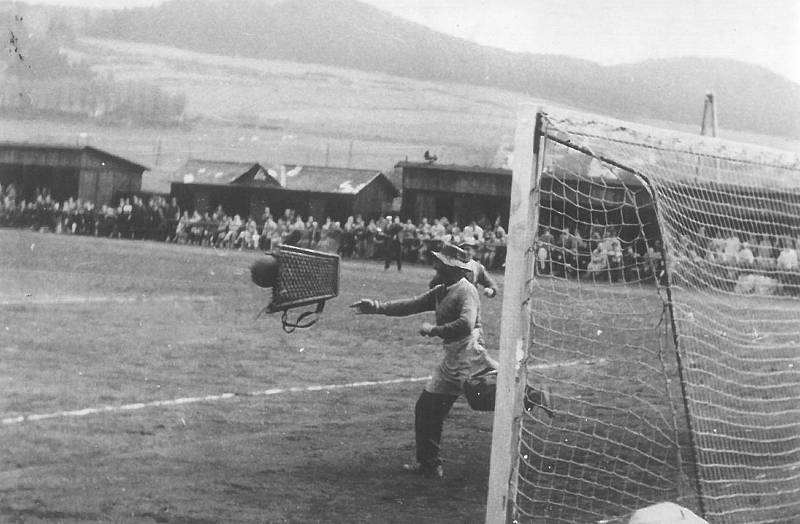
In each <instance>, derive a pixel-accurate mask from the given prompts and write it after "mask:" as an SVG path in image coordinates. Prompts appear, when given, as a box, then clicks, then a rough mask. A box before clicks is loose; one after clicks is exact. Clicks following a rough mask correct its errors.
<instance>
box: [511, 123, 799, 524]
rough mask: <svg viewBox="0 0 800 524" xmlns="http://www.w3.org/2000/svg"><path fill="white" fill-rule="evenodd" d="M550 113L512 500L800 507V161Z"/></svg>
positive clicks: (593, 513)
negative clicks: (545, 394) (544, 403)
mask: <svg viewBox="0 0 800 524" xmlns="http://www.w3.org/2000/svg"><path fill="white" fill-rule="evenodd" d="M542 117H543V118H542V122H543V126H542V142H541V146H540V148H539V156H540V160H541V165H542V169H541V173H536V174H535V176H536V177H537V179H536V181H537V183H536V187H537V189H538V191H535V192H534V195H535V197H534V199H535V201H536V202H535V205H537V206H538V218H539V229H538V233H537V234H536V239H535V245H534V246H531V249H533V250H534V254H535V258H536V269H535V276H534V278H533V279H531V281H530V283H529V287H528V289H529V293H528V301H529V305H530V311H531V333H530V341H531V345H530V348H529V352H528V357H527V360H526V365H527V384H528V391H529V392H531V393H532V395H531V398H532V399H534V400H532V401H531V402H528V403H526V407H527V409H526V411H525V413H524V414H523V417H522V422H521V426H520V434H519V450H518V451H519V457H518V463H517V476H516V487H517V490H516V493H515V494H514V496H513V497H512V498H513V499H514V507H513V514H514V515H515V517H516V518H517V519H518V520H519V521H521V522H529V521H542V522H580V521H586V522H597V521H599V520H604V519H606V520H607V519H614V518H622V517H623V516H624V515H626V514H629V513H630V512H631V511H633V510H635V509H637V508H640V507H643V506H645V505H648V504H651V503H654V502H660V501H666V500H672V501H676V502H679V503H681V504H683V505H685V506H689V507H691V508H692V509H694V510H695V511H698V512H702V513H704V514H705V516H706V518H707V519H709V520H710V521H712V522H747V523H753V522H796V521H797V519H798V518H800V370H798V368H799V367H800V267H798V261H797V256H798V254H797V250H798V247H800V246H798V245H797V242H798V239H800V160H798V157H797V156H796V155H793V154H789V153H783V152H779V151H772V150H766V149H763V148H750V147H747V146H742V145H733V144H729V143H724V142H722V141H719V140H716V139H708V138H704V137H693V136H689V135H677V134H674V133H668V132H665V131H657V130H653V129H649V128H642V127H636V126H633V125H630V124H627V123H621V122H616V121H607V120H599V119H596V118H589V117H586V116H582V115H570V116H569V117H568V118H560V117H557V116H554V115H552V114H543V115H542ZM542 390H544V391H549V393H550V395H549V396H550V399H551V403H552V405H553V407H554V409H555V416H554V417H553V418H551V417H550V416H549V415H548V414H547V413H546V411H545V410H543V409H540V408H539V407H537V406H538V405H539V404H540V401H539V399H540V397H541V393H540V391H542Z"/></svg>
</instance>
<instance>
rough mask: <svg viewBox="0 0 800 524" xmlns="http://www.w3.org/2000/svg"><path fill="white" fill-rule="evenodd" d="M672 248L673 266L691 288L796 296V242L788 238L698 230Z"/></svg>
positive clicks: (799, 265)
mask: <svg viewBox="0 0 800 524" xmlns="http://www.w3.org/2000/svg"><path fill="white" fill-rule="evenodd" d="M676 247H677V249H676V250H675V257H674V259H675V260H674V264H676V267H678V268H683V271H682V273H683V274H685V275H686V278H687V279H688V280H690V281H692V283H694V284H695V285H697V284H698V283H702V282H709V283H710V285H713V286H715V287H718V288H723V289H728V290H733V291H735V292H738V293H745V294H749V293H756V294H778V293H784V294H793V295H797V294H800V260H799V259H798V258H799V256H798V249H800V242H799V241H798V239H796V238H793V237H792V236H791V235H770V234H766V233H752V232H744V231H737V230H734V229H729V228H720V229H715V228H706V227H700V228H699V229H698V231H696V232H692V233H691V234H686V235H683V236H681V238H680V241H679V242H678V246H676ZM705 285H709V284H705Z"/></svg>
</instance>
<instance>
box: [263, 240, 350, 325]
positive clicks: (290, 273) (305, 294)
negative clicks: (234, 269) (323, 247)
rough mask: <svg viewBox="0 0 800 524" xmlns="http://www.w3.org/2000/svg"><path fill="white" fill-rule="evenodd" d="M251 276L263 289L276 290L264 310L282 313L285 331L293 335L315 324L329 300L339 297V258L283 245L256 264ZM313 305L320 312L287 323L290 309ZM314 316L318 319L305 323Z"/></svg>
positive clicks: (307, 312) (309, 312)
mask: <svg viewBox="0 0 800 524" xmlns="http://www.w3.org/2000/svg"><path fill="white" fill-rule="evenodd" d="M276 261H277V264H276V263H275V262H276ZM276 265H277V268H276V267H275V266H276ZM251 276H252V279H253V282H255V283H256V284H257V285H259V286H260V287H271V288H272V301H271V302H270V304H269V305H268V306H267V307H266V308H264V310H263V311H265V312H267V313H275V312H277V311H282V312H283V316H282V318H281V320H282V321H283V327H284V330H286V331H288V332H291V331H294V328H297V327H309V326H311V325H312V324H314V323H315V322H316V321H317V320H318V319H317V318H316V316H317V315H319V313H321V312H322V309H323V307H324V306H325V301H326V300H329V299H331V298H334V297H336V296H338V295H339V256H338V255H332V254H330V253H323V252H320V251H314V250H312V249H304V248H300V247H294V246H286V245H282V246H279V247H278V248H277V249H275V250H273V251H272V253H270V254H268V255H267V258H266V259H262V260H260V261H258V262H256V263H254V264H253V266H251ZM310 304H316V305H317V309H316V311H306V312H305V313H302V314H301V315H300V316H299V317H298V319H297V321H295V322H289V321H288V320H287V315H288V310H290V309H293V308H298V307H302V306H307V305H310ZM312 315H313V316H314V318H312V319H311V320H309V321H306V322H304V323H301V322H302V321H303V320H306V319H308V317H310V316H312ZM287 328H290V329H287Z"/></svg>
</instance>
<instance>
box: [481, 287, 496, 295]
mask: <svg viewBox="0 0 800 524" xmlns="http://www.w3.org/2000/svg"><path fill="white" fill-rule="evenodd" d="M483 294H484V295H486V296H487V297H489V298H494V297H496V296H497V290H496V289H494V288H492V287H485V288H483Z"/></svg>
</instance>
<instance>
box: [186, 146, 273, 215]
mask: <svg viewBox="0 0 800 524" xmlns="http://www.w3.org/2000/svg"><path fill="white" fill-rule="evenodd" d="M177 178H179V179H180V180H182V182H176V183H173V184H172V188H171V193H172V196H174V197H176V198H177V200H178V205H179V206H180V207H181V209H191V210H195V209H196V210H197V211H199V212H200V213H204V212H206V211H209V212H212V211H213V210H215V209H216V208H217V207H218V206H222V208H223V209H224V210H225V212H226V213H227V214H229V215H231V216H233V215H239V216H241V217H243V218H244V217H248V216H253V217H260V216H261V214H262V213H263V212H264V206H266V205H268V204H267V198H266V193H265V192H264V191H260V190H259V189H263V188H269V187H271V188H278V189H280V187H281V186H280V184H279V183H278V181H277V180H275V179H274V178H273V177H272V176H270V175H269V173H268V172H267V169H266V168H265V167H264V166H262V165H261V164H259V163H258V162H228V161H219V160H202V159H189V160H188V161H187V162H186V164H184V165H183V167H181V169H180V170H179V171H178V173H177ZM242 181H244V182H242Z"/></svg>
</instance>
